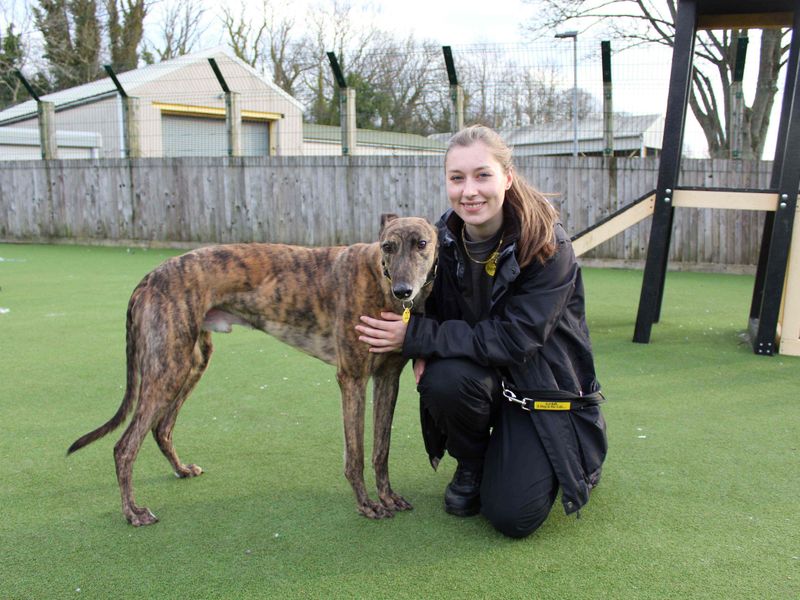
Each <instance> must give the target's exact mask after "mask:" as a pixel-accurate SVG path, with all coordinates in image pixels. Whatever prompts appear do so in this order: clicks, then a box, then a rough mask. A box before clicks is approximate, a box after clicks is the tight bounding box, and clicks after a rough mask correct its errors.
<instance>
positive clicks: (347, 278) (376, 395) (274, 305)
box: [67, 215, 437, 526]
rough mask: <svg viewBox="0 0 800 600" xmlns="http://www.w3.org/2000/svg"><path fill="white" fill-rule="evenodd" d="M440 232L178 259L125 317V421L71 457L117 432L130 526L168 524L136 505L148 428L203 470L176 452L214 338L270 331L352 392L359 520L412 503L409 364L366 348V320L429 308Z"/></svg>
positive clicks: (347, 415) (351, 472) (399, 223)
mask: <svg viewBox="0 0 800 600" xmlns="http://www.w3.org/2000/svg"><path fill="white" fill-rule="evenodd" d="M436 253H437V240H436V229H435V228H434V227H433V226H432V225H431V224H430V223H428V222H427V221H425V220H424V219H420V218H414V217H410V218H398V217H397V216H396V215H384V216H383V217H382V219H381V232H380V237H379V240H378V242H376V243H372V244H355V245H352V246H346V247H345V246H340V247H333V248H304V247H298V246H286V245H282V244H255V243H252V244H229V245H222V246H210V247H206V248H200V249H198V250H194V251H192V252H189V253H187V254H184V255H182V256H178V257H175V258H171V259H169V260H167V261H166V262H164V263H163V264H162V265H161V266H159V267H157V268H156V269H155V270H154V271H152V272H151V273H149V274H148V275H147V276H145V278H144V279H143V280H142V281H141V283H139V285H138V286H137V287H136V289H135V290H134V291H133V295H132V296H131V299H130V302H129V303H128V318H127V387H126V389H125V395H124V397H123V399H122V404H121V406H120V407H119V409H118V410H117V413H116V414H115V415H114V416H113V417H112V418H111V419H110V420H109V421H108V422H106V423H105V424H103V425H101V426H100V427H98V428H97V429H95V430H94V431H91V432H90V433H87V434H86V435H84V436H83V437H81V438H79V439H78V440H76V441H75V443H73V444H72V446H70V448H69V450H68V451H67V452H68V453H72V452H74V451H75V450H78V449H80V448H82V447H83V446H86V445H87V444H89V443H91V442H93V441H95V440H97V439H99V438H101V437H103V436H104V435H106V434H107V433H109V432H110V431H112V430H114V429H115V428H117V427H118V426H119V425H120V424H121V423H122V422H123V421H124V420H125V419H126V417H127V415H128V414H129V413H130V411H131V410H132V409H133V408H134V406H135V412H134V415H133V418H132V420H131V422H130V424H129V425H128V428H127V430H126V431H125V433H124V434H123V435H122V437H121V438H120V440H119V441H118V442H117V444H116V446H115V447H114V459H115V461H116V467H117V480H118V482H119V487H120V492H121V494H122V512H123V514H124V515H125V518H126V519H127V520H128V521H129V522H130V523H131V524H132V525H136V526H139V525H149V524H151V523H155V522H156V521H157V520H158V519H157V518H156V517H155V515H153V513H152V512H150V510H148V509H147V508H145V507H143V506H137V505H136V503H135V502H134V499H133V484H132V480H131V479H132V472H133V463H134V461H135V460H136V455H137V453H138V452H139V448H140V447H141V445H142V441H143V440H144V438H145V437H146V435H147V432H148V431H152V432H153V436H154V437H155V439H156V442H158V446H159V448H161V451H162V452H163V453H164V455H165V456H166V457H167V460H169V462H170V464H171V465H172V467H173V468H174V469H175V474H176V475H177V476H178V477H194V476H196V475H200V474H201V473H202V472H203V470H202V469H201V468H200V467H198V466H197V465H192V464H189V465H187V464H184V463H183V462H181V460H180V459H179V458H178V455H177V453H176V452H175V448H174V447H173V444H172V429H173V427H174V426H175V419H176V418H177V416H178V411H179V410H180V408H181V405H182V404H183V403H184V402H185V400H186V398H187V397H188V396H189V394H190V393H191V391H192V389H193V388H194V386H195V385H196V384H197V382H198V381H199V380H200V377H201V376H202V374H203V372H204V371H205V369H206V367H207V366H208V361H209V358H210V357H211V350H212V346H211V333H210V332H212V331H218V332H225V333H227V332H229V331H230V330H231V326H232V325H234V324H237V325H245V326H249V327H254V328H256V329H260V330H262V331H264V332H266V333H268V334H270V335H273V336H275V337H276V338H278V339H280V340H282V341H284V342H286V343H288V344H290V345H292V346H294V347H296V348H299V349H300V350H303V351H304V352H307V353H308V354H311V355H312V356H315V357H317V358H319V359H321V360H323V361H325V362H327V363H330V364H333V365H335V366H336V378H337V380H338V382H339V387H340V388H341V394H342V410H343V417H344V438H345V476H346V477H347V480H348V481H349V482H350V485H351V486H352V487H353V491H354V492H355V495H356V504H357V508H358V512H360V513H361V514H363V515H365V516H366V517H369V518H372V519H380V518H384V517H390V516H392V514H393V513H394V511H399V510H408V509H410V508H411V505H410V504H409V503H408V502H407V501H406V500H404V499H403V498H402V497H401V496H400V495H398V494H396V493H395V492H394V491H392V488H391V486H390V484H389V470H388V459H389V438H390V435H391V422H392V416H393V414H394V407H395V402H396V400H397V390H398V385H399V382H398V379H399V376H400V372H401V371H402V369H403V366H404V364H405V362H406V361H405V359H404V358H402V357H401V356H400V355H399V354H397V353H388V354H376V353H370V352H369V351H368V346H367V345H366V344H363V343H360V342H359V341H358V333H357V332H356V331H355V328H354V326H355V325H356V324H357V323H358V318H359V315H374V316H378V315H379V313H380V312H381V311H394V312H398V313H399V312H404V311H405V315H406V316H407V315H408V310H407V309H411V308H412V307H413V308H414V309H415V310H421V309H422V307H423V304H424V302H425V298H426V297H427V295H428V293H429V291H430V287H431V286H430V283H431V282H432V281H433V277H434V274H435V271H436V260H437V257H436ZM370 377H372V378H373V386H374V389H373V403H374V406H373V413H374V442H373V452H372V462H373V466H374V469H375V478H376V483H377V488H378V497H379V499H380V502H374V501H372V500H370V498H369V496H368V494H367V490H366V486H365V485H364V405H365V396H366V385H367V380H368V379H369V378H370Z"/></svg>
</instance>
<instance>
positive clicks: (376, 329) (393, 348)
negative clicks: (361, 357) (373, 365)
mask: <svg viewBox="0 0 800 600" xmlns="http://www.w3.org/2000/svg"><path fill="white" fill-rule="evenodd" d="M407 327H408V325H407V324H406V323H403V317H402V315H398V314H397V313H393V312H382V313H381V318H380V319H375V318H373V317H368V316H366V315H361V323H360V324H358V325H356V331H358V333H360V334H361V335H359V336H358V339H359V340H360V341H362V342H365V343H367V344H369V346H370V348H369V351H370V352H399V351H400V350H401V349H402V348H403V340H404V339H405V337H406V328H407Z"/></svg>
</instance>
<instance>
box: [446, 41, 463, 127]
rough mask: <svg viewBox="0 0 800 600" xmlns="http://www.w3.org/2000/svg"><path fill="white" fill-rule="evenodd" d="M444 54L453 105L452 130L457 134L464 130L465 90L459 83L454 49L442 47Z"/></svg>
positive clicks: (451, 115)
mask: <svg viewBox="0 0 800 600" xmlns="http://www.w3.org/2000/svg"><path fill="white" fill-rule="evenodd" d="M442 52H443V53H444V65H445V68H446V69H447V79H448V81H450V102H451V103H452V105H453V112H452V113H451V114H450V129H451V131H453V132H454V133H455V132H456V131H461V130H462V129H464V88H463V87H461V85H460V84H459V83H458V75H457V74H456V65H455V62H453V50H452V48H450V46H442Z"/></svg>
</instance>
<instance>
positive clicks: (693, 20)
mask: <svg viewBox="0 0 800 600" xmlns="http://www.w3.org/2000/svg"><path fill="white" fill-rule="evenodd" d="M696 29H697V3H696V2H694V1H693V0H685V1H682V2H680V3H679V4H678V12H677V15H676V17H675V45H674V48H673V51H672V71H671V73H670V80H669V95H668V96H667V114H666V117H665V119H664V138H663V140H664V141H663V143H662V146H661V160H660V161H659V167H658V183H657V187H656V204H655V208H654V210H653V222H652V225H651V228H650V241H649V245H648V247H647V260H646V262H645V267H644V280H643V281H642V293H641V295H640V297H639V313H638V314H637V316H636V328H635V330H634V333H633V341H634V342H638V343H641V344H647V343H649V342H650V331H651V329H652V327H653V323H656V322H658V319H659V317H660V314H661V301H662V299H663V296H664V280H665V277H666V274H667V261H668V259H669V242H670V238H671V237H672V220H673V216H674V213H675V209H674V208H673V207H672V194H673V192H674V190H675V187H676V185H677V184H678V173H679V171H680V167H681V149H682V147H683V129H684V124H685V123H686V108H687V106H688V104H689V90H690V89H691V85H692V57H693V55H694V39H695V32H696Z"/></svg>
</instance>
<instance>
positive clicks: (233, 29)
mask: <svg viewBox="0 0 800 600" xmlns="http://www.w3.org/2000/svg"><path fill="white" fill-rule="evenodd" d="M248 14H251V13H250V12H249V11H248V7H247V4H246V2H245V0H240V2H239V8H238V10H235V9H233V8H232V7H231V6H223V8H222V25H223V27H224V28H225V36H226V38H227V42H228V44H229V45H230V47H231V49H232V50H233V52H234V54H235V55H236V56H237V57H239V58H240V59H241V60H243V61H244V62H246V63H247V64H248V65H250V66H251V67H257V66H258V65H261V64H263V62H264V47H263V44H262V40H263V38H264V36H265V35H266V32H267V22H266V18H264V15H263V13H261V16H260V17H259V18H257V19H253V18H252V17H246V16H245V15H248Z"/></svg>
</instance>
